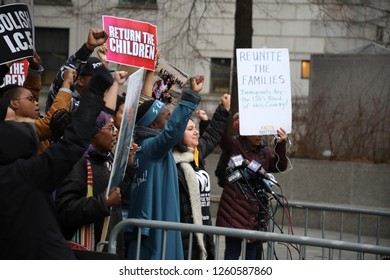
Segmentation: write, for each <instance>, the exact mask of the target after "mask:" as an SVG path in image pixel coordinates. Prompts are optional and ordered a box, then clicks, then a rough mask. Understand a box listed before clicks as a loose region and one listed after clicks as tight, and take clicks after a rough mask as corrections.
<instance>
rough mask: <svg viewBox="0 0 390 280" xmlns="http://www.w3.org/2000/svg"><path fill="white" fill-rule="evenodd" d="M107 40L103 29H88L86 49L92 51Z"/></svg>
mask: <svg viewBox="0 0 390 280" xmlns="http://www.w3.org/2000/svg"><path fill="white" fill-rule="evenodd" d="M107 38H108V34H107V33H106V31H104V30H103V29H96V28H93V29H90V30H89V33H88V40H87V48H88V49H89V50H90V51H92V52H93V51H94V50H95V48H96V47H98V46H101V45H103V44H104V43H105V42H106V41H107Z"/></svg>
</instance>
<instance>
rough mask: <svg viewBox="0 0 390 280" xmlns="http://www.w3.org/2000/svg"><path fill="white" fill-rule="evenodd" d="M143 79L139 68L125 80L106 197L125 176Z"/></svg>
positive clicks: (142, 69)
mask: <svg viewBox="0 0 390 280" xmlns="http://www.w3.org/2000/svg"><path fill="white" fill-rule="evenodd" d="M143 78H144V68H140V69H138V70H137V71H136V72H135V73H133V74H132V75H131V76H130V77H129V79H128V80H127V93H126V100H125V107H124V109H123V116H122V122H121V127H120V130H119V135H118V141H117V143H116V147H115V155H114V162H113V165H112V171H111V176H110V180H109V183H108V186H109V187H108V190H107V191H108V192H107V196H108V193H109V190H110V189H111V188H114V187H118V186H119V184H120V183H121V182H122V180H123V177H124V176H125V172H126V167H127V161H128V158H129V152H130V146H131V141H132V138H133V131H134V126H135V117H136V115H137V109H138V101H139V97H140V94H141V89H142V86H143Z"/></svg>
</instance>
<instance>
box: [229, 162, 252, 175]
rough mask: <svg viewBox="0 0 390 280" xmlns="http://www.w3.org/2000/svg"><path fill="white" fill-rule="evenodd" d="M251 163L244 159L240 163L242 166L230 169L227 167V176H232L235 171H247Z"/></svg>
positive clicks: (230, 167)
mask: <svg viewBox="0 0 390 280" xmlns="http://www.w3.org/2000/svg"><path fill="white" fill-rule="evenodd" d="M249 163H250V161H249V160H247V159H242V160H241V161H240V164H239V165H234V166H233V165H231V166H229V165H228V167H226V173H227V174H231V173H233V172H234V171H238V170H245V168H246V167H247V166H248V165H249Z"/></svg>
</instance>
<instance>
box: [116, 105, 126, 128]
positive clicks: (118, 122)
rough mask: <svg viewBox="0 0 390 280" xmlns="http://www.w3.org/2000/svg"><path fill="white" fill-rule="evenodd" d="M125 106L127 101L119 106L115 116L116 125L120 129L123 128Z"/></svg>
mask: <svg viewBox="0 0 390 280" xmlns="http://www.w3.org/2000/svg"><path fill="white" fill-rule="evenodd" d="M124 108H125V103H123V104H122V105H121V106H119V109H118V111H117V112H116V114H115V116H114V125H115V127H116V128H118V129H120V128H121V122H122V117H123V109H124Z"/></svg>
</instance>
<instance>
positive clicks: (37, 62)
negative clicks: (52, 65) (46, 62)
mask: <svg viewBox="0 0 390 280" xmlns="http://www.w3.org/2000/svg"><path fill="white" fill-rule="evenodd" d="M27 60H28V63H29V67H30V68H31V69H34V70H38V69H39V68H40V66H41V57H40V56H39V55H38V53H37V52H36V50H34V56H33V57H29V58H28V59H27Z"/></svg>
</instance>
